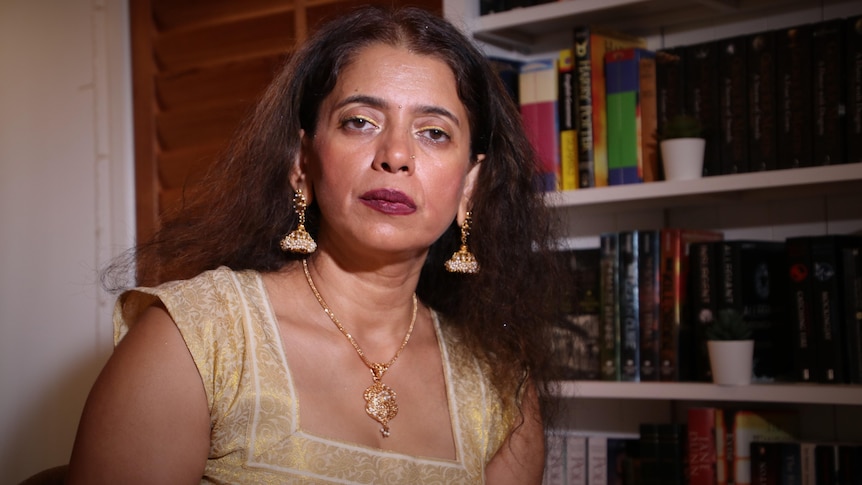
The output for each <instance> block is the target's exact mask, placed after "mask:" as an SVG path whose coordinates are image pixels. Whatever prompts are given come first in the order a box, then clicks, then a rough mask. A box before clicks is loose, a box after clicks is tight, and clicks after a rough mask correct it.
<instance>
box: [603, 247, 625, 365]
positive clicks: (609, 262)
mask: <svg viewBox="0 0 862 485" xmlns="http://www.w3.org/2000/svg"><path fill="white" fill-rule="evenodd" d="M599 243H600V244H601V248H600V249H601V253H600V258H599V267H600V269H601V273H600V274H599V288H600V292H601V293H600V296H599V301H600V303H601V313H600V317H601V327H600V331H599V338H600V340H601V347H600V349H599V355H600V356H601V378H602V380H606V381H618V380H620V312H619V298H618V290H617V288H618V286H619V284H618V274H619V260H618V254H619V253H618V245H619V241H618V237H617V234H616V233H612V232H611V233H604V234H601V235H600V236H599Z"/></svg>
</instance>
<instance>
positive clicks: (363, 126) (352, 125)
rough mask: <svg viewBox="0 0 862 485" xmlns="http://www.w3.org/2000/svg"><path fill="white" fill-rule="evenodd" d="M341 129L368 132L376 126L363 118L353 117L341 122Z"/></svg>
mask: <svg viewBox="0 0 862 485" xmlns="http://www.w3.org/2000/svg"><path fill="white" fill-rule="evenodd" d="M341 127H342V128H349V129H352V130H360V131H362V130H369V129H374V128H376V127H377V125H375V124H374V122H373V121H371V120H369V119H367V118H363V117H360V116H354V117H352V118H346V119H344V120H343V121H342V122H341Z"/></svg>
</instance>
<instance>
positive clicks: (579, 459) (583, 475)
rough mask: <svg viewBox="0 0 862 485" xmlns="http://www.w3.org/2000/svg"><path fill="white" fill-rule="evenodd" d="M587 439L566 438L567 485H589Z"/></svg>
mask: <svg viewBox="0 0 862 485" xmlns="http://www.w3.org/2000/svg"><path fill="white" fill-rule="evenodd" d="M587 483H588V482H587V437H586V436H582V435H581V436H579V435H575V434H569V435H568V436H566V485H587Z"/></svg>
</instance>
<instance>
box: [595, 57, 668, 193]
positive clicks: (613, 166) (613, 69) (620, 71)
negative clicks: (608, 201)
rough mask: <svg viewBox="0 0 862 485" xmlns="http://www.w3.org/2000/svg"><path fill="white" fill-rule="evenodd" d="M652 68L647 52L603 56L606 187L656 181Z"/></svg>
mask: <svg viewBox="0 0 862 485" xmlns="http://www.w3.org/2000/svg"><path fill="white" fill-rule="evenodd" d="M655 69H656V67H655V54H654V53H653V52H651V51H648V50H646V49H640V48H627V49H619V50H614V51H610V52H608V53H606V54H605V76H606V77H605V88H606V100H607V104H606V106H607V113H606V116H607V133H608V135H607V146H608V185H624V184H632V183H641V182H651V181H654V180H657V179H658V174H657V172H658V153H657V149H656V142H655V136H656V128H657V124H658V119H657V112H656V77H655Z"/></svg>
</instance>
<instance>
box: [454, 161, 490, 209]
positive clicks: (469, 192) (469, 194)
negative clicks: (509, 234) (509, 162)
mask: <svg viewBox="0 0 862 485" xmlns="http://www.w3.org/2000/svg"><path fill="white" fill-rule="evenodd" d="M482 160H485V155H483V154H479V155H476V161H475V162H473V163H472V164H471V166H470V168H469V169H468V170H467V175H466V177H465V178H464V190H463V192H462V193H461V202H460V203H459V204H458V215H457V216H456V217H457V219H458V225H459V226H460V225H462V224H464V220H465V219H466V218H467V212H469V211H471V210H472V209H473V190H474V189H475V187H476V181H477V180H478V179H479V168H480V167H481V166H482Z"/></svg>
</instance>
